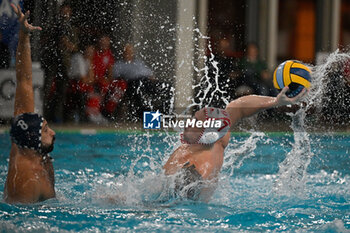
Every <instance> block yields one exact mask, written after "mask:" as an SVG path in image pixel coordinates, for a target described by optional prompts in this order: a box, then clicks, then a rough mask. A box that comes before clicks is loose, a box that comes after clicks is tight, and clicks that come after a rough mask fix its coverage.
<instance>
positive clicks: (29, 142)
mask: <svg viewBox="0 0 350 233" xmlns="http://www.w3.org/2000/svg"><path fill="white" fill-rule="evenodd" d="M43 123H44V118H43V117H42V116H41V115H39V114H37V113H23V114H21V115H18V116H16V117H15V118H14V119H13V120H12V124H11V130H10V136H11V140H12V142H13V143H15V144H16V145H17V146H19V147H21V148H28V149H32V150H36V151H38V152H39V153H41V128H42V126H43Z"/></svg>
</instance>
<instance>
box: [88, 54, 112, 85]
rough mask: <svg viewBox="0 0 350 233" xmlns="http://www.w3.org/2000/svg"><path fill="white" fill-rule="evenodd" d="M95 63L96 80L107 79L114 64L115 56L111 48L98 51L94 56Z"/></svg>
mask: <svg viewBox="0 0 350 233" xmlns="http://www.w3.org/2000/svg"><path fill="white" fill-rule="evenodd" d="M92 63H93V65H94V71H95V76H96V78H97V80H96V81H100V80H101V79H105V78H106V77H107V76H108V70H109V69H110V68H111V66H113V64H114V57H113V54H112V51H111V50H110V49H108V50H105V51H96V52H95V54H94V57H93V62H92Z"/></svg>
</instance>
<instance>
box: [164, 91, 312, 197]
mask: <svg viewBox="0 0 350 233" xmlns="http://www.w3.org/2000/svg"><path fill="white" fill-rule="evenodd" d="M287 90H288V87H285V88H284V89H283V90H282V91H281V92H280V94H279V95H278V96H277V97H268V96H257V95H249V96H243V97H241V98H238V99H236V100H234V101H232V102H231V103H229V104H228V105H227V106H226V109H225V110H224V109H218V108H211V107H207V108H203V109H201V110H199V111H197V112H196V113H195V115H194V118H195V120H197V121H202V122H204V121H206V120H209V119H211V120H215V121H219V122H221V124H220V127H218V128H215V127H212V128H204V127H198V126H197V125H194V124H193V125H192V126H191V127H187V128H185V130H184V132H183V134H182V135H181V142H182V145H181V146H179V147H178V148H177V149H176V150H175V151H174V152H173V154H172V155H171V156H170V158H169V159H168V161H167V162H166V164H165V165H164V166H163V168H164V171H165V174H166V175H174V176H175V177H176V179H175V194H176V195H177V196H179V197H184V198H188V199H192V200H200V201H209V200H210V198H211V196H212V195H213V193H214V191H215V189H216V186H217V180H218V175H219V173H220V170H221V167H222V164H223V159H224V151H225V148H226V147H227V145H228V143H229V140H230V128H232V126H233V125H234V124H236V123H237V122H238V121H239V120H241V119H242V118H245V117H249V116H252V115H254V114H255V113H257V112H259V111H261V110H264V109H269V108H274V107H278V106H283V105H289V104H294V103H296V102H298V101H299V100H300V99H301V98H302V97H303V96H304V95H305V93H306V91H305V90H303V91H302V92H301V93H300V94H299V95H298V96H296V97H294V98H288V97H287V96H286V92H287Z"/></svg>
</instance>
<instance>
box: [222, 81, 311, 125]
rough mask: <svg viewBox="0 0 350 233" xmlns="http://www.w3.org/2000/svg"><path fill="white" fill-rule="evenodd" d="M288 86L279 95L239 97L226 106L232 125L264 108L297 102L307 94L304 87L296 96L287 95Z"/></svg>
mask: <svg viewBox="0 0 350 233" xmlns="http://www.w3.org/2000/svg"><path fill="white" fill-rule="evenodd" d="M287 91H288V87H285V88H283V90H282V91H281V92H280V93H279V94H278V96H277V97H270V96H259V95H248V96H243V97H241V98H238V99H236V100H234V101H232V102H231V103H229V104H228V105H227V106H226V111H227V112H228V113H229V115H230V120H231V126H232V125H233V124H235V123H236V122H237V121H239V120H240V119H242V118H245V117H249V116H252V115H254V114H255V113H258V112H260V111H262V110H265V109H269V108H274V107H279V106H284V105H289V104H295V103H297V102H298V101H299V100H300V99H302V98H303V96H304V95H305V94H306V89H304V90H303V91H302V92H301V93H300V94H299V95H297V96H296V97H294V98H289V97H287V96H286V92H287Z"/></svg>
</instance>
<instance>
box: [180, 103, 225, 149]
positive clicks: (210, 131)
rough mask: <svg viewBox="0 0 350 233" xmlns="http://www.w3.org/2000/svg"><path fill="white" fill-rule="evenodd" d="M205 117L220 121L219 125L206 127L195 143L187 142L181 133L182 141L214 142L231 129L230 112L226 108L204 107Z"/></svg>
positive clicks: (185, 142)
mask: <svg viewBox="0 0 350 233" xmlns="http://www.w3.org/2000/svg"><path fill="white" fill-rule="evenodd" d="M204 112H205V119H206V120H212V121H215V122H218V121H219V122H220V126H219V127H208V128H204V127H203V130H202V132H201V134H200V136H199V137H198V139H197V140H196V141H195V142H194V143H189V142H187V141H186V140H185V139H184V137H183V134H181V135H180V136H181V142H182V143H184V144H206V145H208V144H213V143H215V142H217V141H218V140H219V139H221V138H222V137H223V136H225V135H226V134H227V132H228V131H229V129H230V126H231V121H230V118H229V115H228V113H227V112H226V111H225V110H224V109H220V108H211V107H210V108H204Z"/></svg>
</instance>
